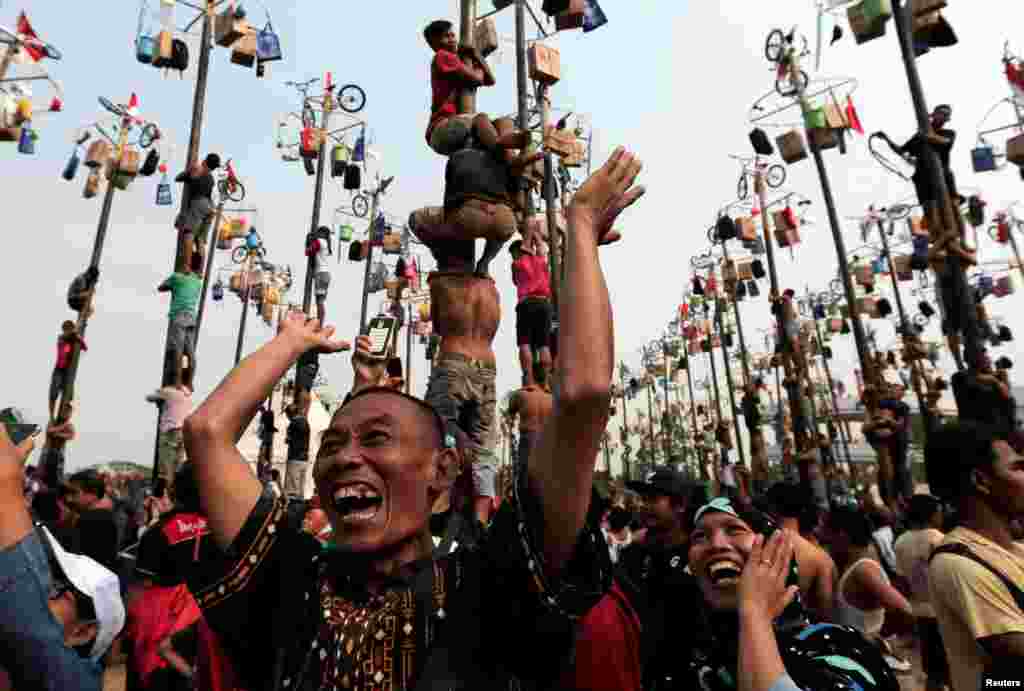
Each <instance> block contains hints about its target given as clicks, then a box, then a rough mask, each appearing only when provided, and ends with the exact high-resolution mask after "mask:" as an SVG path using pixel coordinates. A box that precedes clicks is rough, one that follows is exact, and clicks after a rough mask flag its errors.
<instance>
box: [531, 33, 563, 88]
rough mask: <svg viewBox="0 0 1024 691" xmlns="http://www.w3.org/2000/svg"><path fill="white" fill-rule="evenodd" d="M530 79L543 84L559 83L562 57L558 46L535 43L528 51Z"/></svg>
mask: <svg viewBox="0 0 1024 691" xmlns="http://www.w3.org/2000/svg"><path fill="white" fill-rule="evenodd" d="M526 55H527V60H528V62H529V68H530V79H533V80H534V81H538V82H540V83H542V84H547V85H549V86H550V85H551V84H557V83H558V80H559V79H561V78H562V57H561V54H560V53H559V52H558V49H557V48H552V47H551V46H547V45H544V44H543V43H534V44H533V45H532V46H530V49H529V50H528V51H527V52H526Z"/></svg>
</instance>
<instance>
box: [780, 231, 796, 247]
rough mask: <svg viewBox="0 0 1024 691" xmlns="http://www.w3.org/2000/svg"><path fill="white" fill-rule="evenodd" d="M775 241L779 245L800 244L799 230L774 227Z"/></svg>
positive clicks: (790, 245)
mask: <svg viewBox="0 0 1024 691" xmlns="http://www.w3.org/2000/svg"><path fill="white" fill-rule="evenodd" d="M775 243H776V244H777V245H778V246H779V247H793V246H795V245H799V244H800V231H799V230H797V229H796V228H776V229H775Z"/></svg>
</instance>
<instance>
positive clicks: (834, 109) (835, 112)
mask: <svg viewBox="0 0 1024 691" xmlns="http://www.w3.org/2000/svg"><path fill="white" fill-rule="evenodd" d="M825 124H826V125H827V126H828V127H830V128H832V129H834V130H844V129H847V128H848V127H849V126H850V123H849V122H847V120H846V114H845V113H843V111H842V109H841V108H840V107H839V106H837V105H836V104H835V102H834V101H829V102H828V103H826V104H825Z"/></svg>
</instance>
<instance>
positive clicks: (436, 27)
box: [423, 19, 528, 156]
mask: <svg viewBox="0 0 1024 691" xmlns="http://www.w3.org/2000/svg"><path fill="white" fill-rule="evenodd" d="M423 37H424V38H425V39H426V41H427V44H428V45H429V46H430V48H431V50H433V51H434V59H433V61H432V62H431V64H430V86H431V91H432V93H433V103H432V105H431V109H430V124H429V125H428V126H427V143H428V144H429V145H430V148H431V149H433V150H434V151H436V152H437V153H439V154H441V155H442V156H450V155H451V154H453V153H455V152H456V151H458V150H459V149H462V148H464V147H465V146H466V145H467V142H468V141H469V139H470V135H471V134H472V135H475V137H476V139H477V141H479V143H480V145H481V146H482V147H483V148H485V149H488V150H490V151H494V152H496V153H499V152H504V151H506V150H509V149H522V148H525V146H526V143H527V138H528V137H527V133H525V132H522V131H515V130H513V131H509V132H503V133H500V134H499V132H498V130H497V129H496V128H495V126H494V123H493V122H491V119H490V118H489V117H488V116H487V115H486V114H485V113H468V114H459V112H458V106H457V99H458V95H459V92H460V91H461V90H462V89H476V88H478V87H481V86H494V84H495V80H494V73H493V72H491V68H490V67H489V66H488V65H487V62H486V61H485V60H484V58H483V56H482V55H480V52H479V51H478V50H477V49H476V48H473V47H472V46H461V47H460V46H459V44H458V41H457V40H456V38H455V32H454V30H453V28H452V23H451V22H449V21H446V20H444V19H438V20H437V21H433V22H431V23H430V24H429V25H428V26H427V28H426V29H424V30H423Z"/></svg>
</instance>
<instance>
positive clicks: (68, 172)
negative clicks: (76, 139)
mask: <svg viewBox="0 0 1024 691" xmlns="http://www.w3.org/2000/svg"><path fill="white" fill-rule="evenodd" d="M81 161H82V159H81V158H79V156H78V147H77V146H76V147H75V150H74V151H72V152H71V158H69V159H68V162H67V164H66V165H65V166H64V172H63V173H61V177H62V178H64V179H65V180H74V179H75V176H76V175H77V174H78V164H79V163H81Z"/></svg>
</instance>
